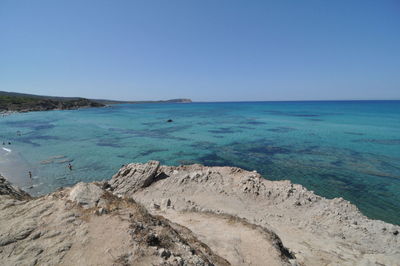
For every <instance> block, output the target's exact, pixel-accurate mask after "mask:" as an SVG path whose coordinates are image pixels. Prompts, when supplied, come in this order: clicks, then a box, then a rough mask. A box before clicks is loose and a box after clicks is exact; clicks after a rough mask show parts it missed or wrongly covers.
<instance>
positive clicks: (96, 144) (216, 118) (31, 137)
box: [0, 101, 400, 224]
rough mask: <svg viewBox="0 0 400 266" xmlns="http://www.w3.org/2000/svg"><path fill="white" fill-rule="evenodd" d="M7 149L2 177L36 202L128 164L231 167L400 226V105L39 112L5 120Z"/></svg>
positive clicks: (0, 125) (0, 151) (2, 151)
mask: <svg viewBox="0 0 400 266" xmlns="http://www.w3.org/2000/svg"><path fill="white" fill-rule="evenodd" d="M168 119H172V120H173V122H171V123H168V122H167V120H168ZM0 141H4V142H5V143H4V144H5V145H3V146H1V147H0V173H2V174H3V175H5V176H7V177H8V178H9V179H10V180H11V181H13V182H14V183H15V184H17V185H19V186H21V187H23V188H24V189H26V190H27V191H29V192H30V193H32V194H35V195H39V194H43V193H47V192H50V191H54V190H55V189H57V188H58V187H61V186H70V185H72V184H74V183H77V182H79V181H93V180H103V179H109V178H110V177H111V176H112V175H113V174H114V173H115V172H116V171H117V170H118V169H119V168H120V167H121V165H122V164H127V163H130V162H146V161H147V160H159V161H161V162H162V163H163V164H168V165H179V164H189V163H202V164H205V165H210V166H212V165H230V166H238V167H242V168H244V169H248V170H257V171H258V172H259V173H261V174H262V175H263V176H264V177H265V178H268V179H272V180H280V179H289V180H291V181H293V182H294V183H300V184H302V185H304V186H306V187H307V188H308V189H310V190H313V191H315V192H316V193H317V194H319V195H322V196H325V197H328V198H332V197H343V198H345V199H347V200H350V201H351V202H353V203H354V204H356V205H357V206H358V207H359V208H360V209H361V211H362V212H363V213H364V214H365V215H367V216H369V217H371V218H376V219H382V220H384V221H387V222H391V223H395V224H400V101H345V102H241V103H192V104H136V105H134V104H132V105H128V104H127V105H114V106H112V107H109V108H98V109H83V110H74V111H49V112H32V113H23V114H13V115H10V116H5V117H0ZM8 142H10V143H11V144H10V145H9V144H8ZM1 144H2V143H0V145H1ZM69 162H70V163H71V164H72V166H73V170H72V171H70V170H69V169H68V168H67V165H68V163H69ZM28 171H32V173H33V178H32V179H30V178H29V176H28Z"/></svg>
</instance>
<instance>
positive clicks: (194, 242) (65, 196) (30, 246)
mask: <svg viewBox="0 0 400 266" xmlns="http://www.w3.org/2000/svg"><path fill="white" fill-rule="evenodd" d="M101 185H102V184H97V183H91V184H84V183H79V184H77V185H75V186H74V187H72V188H66V189H62V190H60V191H57V192H54V193H52V194H49V195H46V196H43V197H40V198H29V199H28V198H27V199H25V200H20V198H21V197H20V195H19V194H15V193H14V191H12V190H7V191H10V192H9V193H8V192H7V193H4V194H2V195H0V261H1V265H229V263H228V262H227V261H226V260H225V259H223V258H221V257H220V256H218V255H216V254H215V253H214V252H213V251H212V250H211V249H210V248H209V247H208V246H206V245H205V244H204V243H202V242H200V241H199V240H198V239H197V238H196V237H195V236H194V235H193V234H192V232H191V231H190V230H188V229H187V228H184V227H182V226H180V225H177V224H173V223H171V222H170V221H169V220H167V219H165V218H163V217H155V216H153V215H151V214H149V213H148V212H147V210H146V209H145V208H144V207H142V206H141V205H139V204H137V203H136V202H135V201H134V200H132V199H126V198H124V199H122V198H119V197H116V196H114V195H112V194H111V193H109V192H107V191H105V190H103V189H102V188H101Z"/></svg>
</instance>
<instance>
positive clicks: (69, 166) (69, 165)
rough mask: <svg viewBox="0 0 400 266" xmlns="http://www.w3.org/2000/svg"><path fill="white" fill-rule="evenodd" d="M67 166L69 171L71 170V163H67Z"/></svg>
mask: <svg viewBox="0 0 400 266" xmlns="http://www.w3.org/2000/svg"><path fill="white" fill-rule="evenodd" d="M68 168H69V170H70V171H72V164H70V163H69V164H68Z"/></svg>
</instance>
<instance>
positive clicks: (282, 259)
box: [0, 161, 400, 265]
mask: <svg viewBox="0 0 400 266" xmlns="http://www.w3.org/2000/svg"><path fill="white" fill-rule="evenodd" d="M399 230H400V228H399V226H395V225H391V224H387V223H384V222H382V221H374V220H370V219H368V218H367V217H365V216H364V215H362V214H361V213H360V212H359V211H358V209H357V208H356V207H355V206H354V205H352V204H351V203H349V202H348V201H345V200H343V199H340V198H339V199H333V200H329V199H326V198H323V197H320V196H317V195H315V194H314V193H313V192H312V191H308V190H307V189H305V188H304V187H302V186H301V185H296V184H292V183H290V182H289V181H269V180H266V179H264V178H262V177H261V176H260V175H259V174H258V173H256V172H249V171H245V170H242V169H239V168H234V167H206V166H202V165H187V166H178V167H172V166H160V163H159V162H157V161H150V162H148V163H146V164H129V165H126V166H124V167H123V168H121V169H120V170H119V171H118V172H117V173H116V174H115V175H114V176H113V177H112V179H111V180H109V181H104V182H95V183H78V184H76V185H75V186H73V187H71V188H63V189H60V190H58V191H56V192H54V193H51V194H49V195H46V196H42V197H39V198H31V197H30V196H29V195H28V194H26V193H25V192H23V191H21V190H19V189H17V188H15V187H12V186H11V185H10V184H9V183H8V182H7V181H6V180H5V179H4V178H0V261H1V262H2V264H4V265H87V264H90V265H398V262H399V261H400V236H399Z"/></svg>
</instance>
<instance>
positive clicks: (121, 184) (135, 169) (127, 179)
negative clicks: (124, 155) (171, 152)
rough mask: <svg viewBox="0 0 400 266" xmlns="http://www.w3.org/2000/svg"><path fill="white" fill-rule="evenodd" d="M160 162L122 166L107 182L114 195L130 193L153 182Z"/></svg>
mask: <svg viewBox="0 0 400 266" xmlns="http://www.w3.org/2000/svg"><path fill="white" fill-rule="evenodd" d="M159 167H160V162H158V161H149V162H148V163H145V164H128V165H127V166H124V167H122V168H121V169H120V170H119V171H118V173H117V174H115V175H114V176H113V177H112V179H111V180H110V181H109V182H108V184H109V185H110V186H111V189H112V191H113V193H114V194H116V195H125V196H128V195H131V194H133V193H135V192H136V191H138V190H139V189H142V188H144V187H147V186H149V185H150V184H151V183H152V182H154V180H155V178H156V174H157V171H158V168H159Z"/></svg>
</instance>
